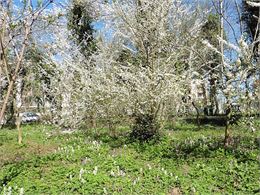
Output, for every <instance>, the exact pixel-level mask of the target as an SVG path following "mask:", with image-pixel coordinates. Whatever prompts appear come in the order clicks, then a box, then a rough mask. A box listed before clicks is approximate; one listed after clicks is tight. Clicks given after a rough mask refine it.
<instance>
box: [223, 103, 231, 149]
mask: <svg viewBox="0 0 260 195" xmlns="http://www.w3.org/2000/svg"><path fill="white" fill-rule="evenodd" d="M231 109H232V108H231V105H230V104H229V105H228V108H227V110H226V126H225V138H224V147H225V148H226V147H228V146H229V145H230V144H231V139H232V138H231V130H230V121H231V116H232V111H231Z"/></svg>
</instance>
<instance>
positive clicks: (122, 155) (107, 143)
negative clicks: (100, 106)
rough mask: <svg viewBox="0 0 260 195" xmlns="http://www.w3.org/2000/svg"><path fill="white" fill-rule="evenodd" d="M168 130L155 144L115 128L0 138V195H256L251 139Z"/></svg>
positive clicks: (35, 130)
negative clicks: (226, 144)
mask: <svg viewBox="0 0 260 195" xmlns="http://www.w3.org/2000/svg"><path fill="white" fill-rule="evenodd" d="M233 129H234V130H233V136H234V140H233V146H232V147H230V148H228V149H227V150H224V148H223V132H224V129H223V128H221V127H218V128H217V127H212V126H203V127H202V128H201V129H197V127H196V126H193V125H188V124H174V125H171V124H169V125H168V126H167V128H166V130H165V131H164V132H163V136H162V138H161V139H160V140H158V141H153V142H149V143H138V142H133V141H131V140H129V139H128V132H129V129H128V128H127V127H120V128H118V129H117V131H116V133H115V132H113V134H112V135H111V134H110V133H109V131H108V130H107V129H105V128H104V129H99V130H95V131H88V132H86V131H77V132H74V133H72V134H63V133H61V132H60V131H58V130H56V129H55V128H54V127H51V126H41V125H30V126H24V127H23V130H24V144H23V145H20V146H19V145H18V144H16V142H17V141H16V139H17V138H16V137H17V136H16V134H17V133H16V131H15V130H9V129H4V130H1V131H0V168H1V169H0V194H8V193H9V194H174V193H175V194H232V193H233V194H256V193H259V186H260V183H259V177H260V173H259V139H258V137H259V131H256V132H254V133H252V132H251V131H249V130H248V129H246V128H238V127H234V128H233Z"/></svg>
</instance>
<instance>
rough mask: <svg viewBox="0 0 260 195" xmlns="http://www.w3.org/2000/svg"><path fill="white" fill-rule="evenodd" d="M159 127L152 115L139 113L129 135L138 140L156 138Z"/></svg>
mask: <svg viewBox="0 0 260 195" xmlns="http://www.w3.org/2000/svg"><path fill="white" fill-rule="evenodd" d="M159 128H160V126H159V124H158V122H157V121H156V119H155V117H154V116H153V115H150V114H139V115H138V116H136V118H135V124H134V126H133V130H132V132H131V137H132V138H133V139H136V140H139V141H147V140H150V139H154V138H158V134H159Z"/></svg>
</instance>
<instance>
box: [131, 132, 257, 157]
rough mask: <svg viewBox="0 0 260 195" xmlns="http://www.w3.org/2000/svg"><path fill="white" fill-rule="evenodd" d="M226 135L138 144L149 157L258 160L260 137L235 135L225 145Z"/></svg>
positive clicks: (141, 151) (139, 149)
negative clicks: (154, 143) (227, 145)
mask: <svg viewBox="0 0 260 195" xmlns="http://www.w3.org/2000/svg"><path fill="white" fill-rule="evenodd" d="M223 140H224V137H222V136H219V137H212V136H210V137H201V138H198V139H193V138H189V139H185V140H183V141H180V140H168V139H167V138H166V139H165V140H162V141H160V143H159V144H156V145H153V144H146V145H136V149H137V150H138V151H139V152H140V153H146V154H147V155H148V156H149V158H151V159H153V158H169V159H185V160H187V159H192V158H218V157H221V156H229V155H231V156H233V157H235V158H236V159H238V161H240V162H246V161H251V160H253V161H257V158H256V157H255V156H256V152H257V151H258V147H259V144H260V139H259V138H252V137H248V136H236V137H233V143H232V145H230V146H229V147H228V148H225V147H224V143H223Z"/></svg>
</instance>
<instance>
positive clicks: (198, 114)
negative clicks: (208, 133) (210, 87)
mask: <svg viewBox="0 0 260 195" xmlns="http://www.w3.org/2000/svg"><path fill="white" fill-rule="evenodd" d="M192 105H193V107H194V108H195V110H196V121H197V125H198V128H199V129H200V112H199V109H198V107H197V106H196V105H195V103H194V102H192Z"/></svg>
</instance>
